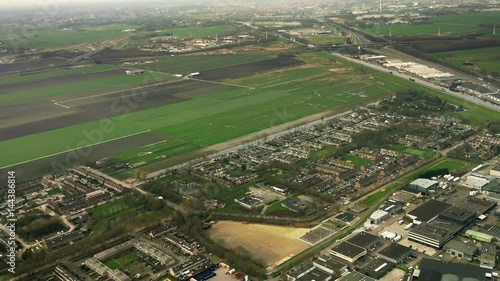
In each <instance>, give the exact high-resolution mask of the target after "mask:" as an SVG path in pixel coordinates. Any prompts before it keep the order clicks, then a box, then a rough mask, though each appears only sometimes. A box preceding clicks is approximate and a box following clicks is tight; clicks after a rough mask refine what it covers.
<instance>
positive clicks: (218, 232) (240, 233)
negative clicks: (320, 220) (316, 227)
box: [209, 221, 310, 267]
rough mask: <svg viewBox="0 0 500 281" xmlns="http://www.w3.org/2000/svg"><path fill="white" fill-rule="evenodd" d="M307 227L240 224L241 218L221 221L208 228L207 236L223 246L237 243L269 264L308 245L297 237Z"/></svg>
mask: <svg viewBox="0 0 500 281" xmlns="http://www.w3.org/2000/svg"><path fill="white" fill-rule="evenodd" d="M309 230H310V229H308V228H294V227H288V226H274V225H265V224H252V223H250V224H242V223H241V222H232V221H220V222H218V223H216V224H215V225H214V226H213V227H212V229H211V230H210V233H209V235H210V238H211V239H213V240H214V241H217V242H221V243H222V244H224V246H226V247H229V248H232V249H235V248H236V247H238V246H240V247H243V248H245V249H246V250H248V251H249V252H250V253H251V254H252V256H253V257H254V258H255V259H257V260H261V261H264V262H265V263H266V264H267V265H268V266H270V267H275V266H276V265H277V263H279V262H280V261H283V260H284V259H288V258H290V257H292V256H294V255H296V254H298V253H300V252H302V251H304V250H305V249H307V248H309V245H308V244H306V243H304V242H302V241H300V240H299V239H298V238H299V237H300V236H302V235H304V234H305V233H306V232H308V231H309Z"/></svg>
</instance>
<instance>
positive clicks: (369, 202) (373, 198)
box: [359, 184, 400, 207]
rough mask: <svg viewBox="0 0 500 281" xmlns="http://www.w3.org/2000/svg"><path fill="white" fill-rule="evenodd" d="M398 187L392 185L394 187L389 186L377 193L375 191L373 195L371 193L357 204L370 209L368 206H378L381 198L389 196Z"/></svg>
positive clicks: (397, 185)
mask: <svg viewBox="0 0 500 281" xmlns="http://www.w3.org/2000/svg"><path fill="white" fill-rule="evenodd" d="M399 186H400V185H399V184H394V185H391V186H389V187H387V188H384V189H382V190H379V191H377V192H375V193H372V194H370V195H368V196H367V197H365V198H364V199H362V200H361V201H360V202H359V203H360V204H361V205H364V206H367V207H370V206H373V205H375V204H378V203H380V201H381V199H382V198H384V197H385V196H386V195H387V194H389V193H391V192H392V191H394V190H395V189H396V188H398V187H399Z"/></svg>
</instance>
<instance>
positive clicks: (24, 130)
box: [0, 53, 495, 175]
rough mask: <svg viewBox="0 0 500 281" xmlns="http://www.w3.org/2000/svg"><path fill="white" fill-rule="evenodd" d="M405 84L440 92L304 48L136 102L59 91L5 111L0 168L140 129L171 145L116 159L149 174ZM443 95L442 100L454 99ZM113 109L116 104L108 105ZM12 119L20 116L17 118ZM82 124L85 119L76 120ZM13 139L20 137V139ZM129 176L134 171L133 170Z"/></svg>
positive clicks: (169, 85)
mask: <svg viewBox="0 0 500 281" xmlns="http://www.w3.org/2000/svg"><path fill="white" fill-rule="evenodd" d="M241 56H244V55H241ZM203 57H204V56H203ZM254 59H261V57H254ZM408 88H419V89H421V90H424V91H427V92H430V93H432V94H436V95H439V93H437V92H434V91H430V90H428V89H426V88H424V87H422V86H419V85H415V84H413V83H411V82H408V81H404V80H402V79H400V78H397V77H393V76H391V75H388V74H385V73H381V72H377V71H374V70H369V69H365V68H361V67H359V66H357V65H354V64H351V63H348V62H345V61H343V60H340V59H337V58H335V57H333V56H331V55H329V54H324V53H305V54H302V55H300V56H297V57H295V58H294V57H290V56H280V57H276V58H271V59H268V60H258V61H254V62H249V63H243V64H238V65H231V66H228V67H222V68H217V69H213V70H210V71H207V72H206V73H205V72H202V73H201V75H199V76H197V77H196V79H183V80H181V81H167V82H165V83H164V84H161V85H155V84H153V86H151V87H150V88H148V89H147V90H146V91H145V93H146V94H145V95H140V97H141V98H142V100H139V101H136V100H134V99H133V98H134V97H136V95H137V94H136V93H134V91H129V92H127V91H123V92H119V91H118V92H112V93H103V94H98V95H92V94H90V95H88V96H85V95H82V96H79V95H77V96H76V97H75V98H71V97H68V96H64V98H65V99H62V98H61V99H59V100H55V101H54V102H57V103H58V104H60V105H63V106H65V107H62V106H59V108H60V109H59V111H60V113H59V114H61V115H60V116H55V117H52V118H47V119H44V120H39V121H38V120H37V119H36V118H34V117H29V116H22V117H20V116H16V115H15V114H14V115H8V116H12V117H10V118H12V119H11V120H8V121H7V123H4V124H8V122H13V123H14V125H13V126H12V127H8V128H2V129H0V131H1V132H2V137H3V138H4V141H3V142H0V147H1V148H2V149H3V148H5V149H6V150H8V151H11V152H12V153H11V157H7V158H5V160H3V161H2V163H0V166H11V165H14V164H16V163H19V162H24V161H29V160H30V159H35V158H41V157H44V156H47V155H51V154H56V153H61V152H64V151H67V150H69V149H76V148H78V143H79V142H81V141H82V140H87V141H90V144H96V143H99V142H102V141H106V140H112V139H114V138H119V137H127V136H129V135H133V134H137V133H141V132H146V133H148V132H154V133H157V134H160V135H163V136H165V139H170V140H175V142H174V141H170V142H167V143H164V144H159V145H158V147H156V148H153V149H145V150H140V151H137V150H136V151H134V153H131V154H129V155H123V154H122V155H120V156H119V158H120V159H121V160H124V161H131V162H134V163H139V162H141V163H142V164H143V166H142V167H140V169H141V170H145V171H150V172H151V171H156V170H159V169H162V168H165V166H166V165H168V164H169V159H170V158H171V157H172V156H175V155H179V154H181V153H186V152H189V151H193V150H196V149H198V148H203V147H208V146H211V145H214V144H217V143H221V142H224V141H227V140H230V139H235V138H238V137H241V136H244V135H248V134H251V133H254V132H258V131H261V130H263V129H266V128H271V127H274V126H277V125H280V124H285V123H287V122H290V121H293V120H299V119H301V118H304V117H307V116H313V115H315V114H321V113H323V114H324V113H327V112H331V111H333V112H335V111H337V112H338V111H340V110H345V109H348V108H349V107H352V106H353V105H359V104H367V103H369V102H372V101H375V100H377V99H380V98H381V97H385V96H388V95H391V94H393V93H394V92H397V91H401V90H405V89H408ZM139 93H141V94H142V93H143V92H142V91H141V92H139ZM441 95H442V96H443V98H444V99H454V98H453V97H448V96H446V95H444V94H441ZM56 98H57V97H56ZM68 98H69V99H68ZM131 98H132V99H131ZM134 101H135V102H134ZM453 101H454V102H457V101H458V102H459V103H462V104H463V105H464V106H465V107H466V108H468V109H470V110H469V111H467V112H466V114H467V115H468V116H463V118H470V119H473V118H474V119H475V118H477V119H479V118H481V120H478V121H477V122H484V121H482V119H484V120H487V119H488V118H490V120H493V119H495V118H491V117H492V116H494V115H492V114H494V112H493V111H491V110H490V111H491V112H490V111H488V110H487V109H483V108H478V107H477V106H475V105H469V104H467V102H464V101H461V100H458V99H456V98H455V100H453ZM38 102H43V103H45V104H43V106H47V108H48V107H49V106H50V107H51V108H50V109H47V111H50V110H51V109H52V108H54V107H58V106H57V105H55V104H53V103H52V104H51V103H50V101H38ZM214 105H217V106H216V107H215V106H214ZM23 106H26V104H19V105H16V106H13V107H11V109H10V110H14V112H15V110H16V107H17V110H21V109H22V107H23ZM113 106H115V109H116V108H118V109H117V110H110V108H111V109H113ZM66 107H69V108H66ZM76 109H77V110H76ZM476 110H477V111H479V110H481V114H477V112H476ZM28 111H30V110H29V109H25V110H24V112H28ZM53 114H55V113H53ZM490 115H491V116H490ZM15 118H25V119H23V120H21V121H19V120H17V121H16V120H14V119H15ZM30 118H31V119H30ZM101 118H109V119H106V120H107V121H108V122H109V121H110V122H112V123H113V124H114V125H116V127H117V129H115V130H113V133H112V134H109V135H108V134H106V137H101V138H99V141H93V140H92V139H90V140H88V138H85V136H83V137H82V132H83V130H84V129H86V130H87V131H89V130H92V129H98V128H99V123H97V122H98V121H95V120H98V119H101ZM317 118H320V117H317ZM55 121H57V122H55ZM250 121H251V122H250ZM16 122H17V124H16ZM85 122H87V123H85ZM19 123H21V124H19ZM80 123H83V124H81V125H76V124H80ZM30 134H31V135H30ZM69 135H71V136H70V137H69V139H68V138H66V139H64V141H63V139H61V136H65V137H66V136H69ZM73 135H75V136H73ZM21 136H22V138H20V137H21ZM16 138H18V140H23V141H21V142H19V141H17V140H16ZM48 139H51V140H52V141H51V142H54V140H56V141H55V143H57V140H58V139H60V141H61V142H64V145H63V146H60V145H50V144H49V145H46V146H45V148H44V149H42V150H34V149H32V150H30V149H28V150H26V145H27V144H28V143H34V142H38V143H48V142H47V140H48ZM61 147H64V149H62V148H61ZM124 152H126V151H120V153H124ZM149 152H151V153H149ZM133 173H135V171H131V174H133ZM129 175H130V174H129Z"/></svg>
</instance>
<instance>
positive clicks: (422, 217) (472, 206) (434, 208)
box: [406, 197, 497, 249]
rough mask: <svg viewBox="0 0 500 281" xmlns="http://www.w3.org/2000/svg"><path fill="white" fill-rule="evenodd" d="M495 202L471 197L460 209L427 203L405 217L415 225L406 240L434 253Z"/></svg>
mask: <svg viewBox="0 0 500 281" xmlns="http://www.w3.org/2000/svg"><path fill="white" fill-rule="evenodd" d="M496 205H497V203H496V202H492V201H488V200H481V199H477V198H475V197H468V198H466V200H465V202H463V204H460V205H451V204H449V203H446V202H441V201H438V200H434V199H432V200H429V201H427V202H425V203H423V204H422V205H420V206H419V207H417V208H415V209H413V210H412V211H410V212H408V213H407V214H406V216H407V217H409V218H410V219H412V221H413V224H414V225H415V226H414V227H413V228H411V229H410V231H409V233H408V239H409V240H411V241H415V242H418V243H421V244H424V245H427V246H430V247H433V248H436V249H441V248H442V247H443V246H444V245H445V244H446V243H448V242H449V241H450V240H452V239H453V238H454V237H456V236H458V235H459V234H461V233H465V232H466V231H467V230H468V228H470V227H471V225H472V224H473V223H474V222H476V221H477V220H478V219H480V217H481V216H482V215H487V214H488V212H490V211H492V210H493V209H494V208H495V206H496Z"/></svg>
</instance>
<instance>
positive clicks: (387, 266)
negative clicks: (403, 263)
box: [361, 259, 395, 279]
mask: <svg viewBox="0 0 500 281" xmlns="http://www.w3.org/2000/svg"><path fill="white" fill-rule="evenodd" d="M394 266H395V264H394V263H392V262H390V261H387V260H384V259H374V260H373V261H372V262H370V263H369V264H368V265H366V266H365V267H363V269H362V270H361V272H362V273H363V274H366V275H367V276H370V277H373V278H376V279H380V278H382V277H383V276H384V275H386V274H387V273H388V272H389V271H391V270H392V269H393V268H394Z"/></svg>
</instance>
